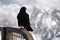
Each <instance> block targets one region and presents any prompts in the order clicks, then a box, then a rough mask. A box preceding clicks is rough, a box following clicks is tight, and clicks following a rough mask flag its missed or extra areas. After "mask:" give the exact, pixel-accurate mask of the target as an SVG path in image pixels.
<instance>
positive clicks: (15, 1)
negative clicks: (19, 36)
mask: <svg viewBox="0 0 60 40" xmlns="http://www.w3.org/2000/svg"><path fill="white" fill-rule="evenodd" d="M22 6H25V7H26V8H27V11H26V12H27V13H28V14H29V18H30V22H31V27H32V28H33V30H34V31H33V32H30V33H31V34H32V35H33V38H34V40H60V0H0V27H18V24H17V17H16V16H17V14H18V13H19V10H20V8H21V7H22Z"/></svg>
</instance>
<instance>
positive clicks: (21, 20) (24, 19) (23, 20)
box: [17, 7, 33, 31]
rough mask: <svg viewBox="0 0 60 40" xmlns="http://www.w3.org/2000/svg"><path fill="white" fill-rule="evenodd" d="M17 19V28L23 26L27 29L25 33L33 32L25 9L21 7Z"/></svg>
mask: <svg viewBox="0 0 60 40" xmlns="http://www.w3.org/2000/svg"><path fill="white" fill-rule="evenodd" d="M17 19H18V26H19V27H20V26H23V27H24V28H26V29H27V31H33V29H32V28H31V26H30V21H29V15H28V14H27V13H26V8H25V7H22V8H21V9H20V12H19V13H18V15H17Z"/></svg>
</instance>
